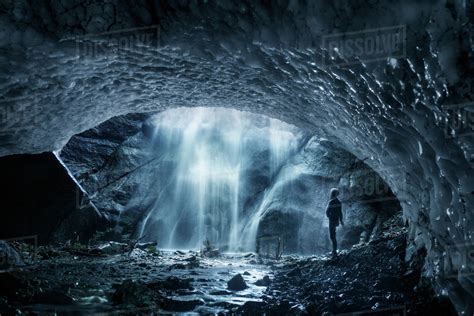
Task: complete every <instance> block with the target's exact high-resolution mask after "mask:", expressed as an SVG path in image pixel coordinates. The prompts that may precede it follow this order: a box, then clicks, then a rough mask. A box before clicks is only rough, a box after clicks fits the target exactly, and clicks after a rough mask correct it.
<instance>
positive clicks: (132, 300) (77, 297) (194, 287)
mask: <svg viewBox="0 0 474 316" xmlns="http://www.w3.org/2000/svg"><path fill="white" fill-rule="evenodd" d="M257 260H258V259H257V257H256V256H255V255H254V254H252V253H248V254H239V253H228V254H221V255H220V256H219V257H218V258H206V257H202V256H200V255H199V253H198V252H194V251H186V252H185V251H179V250H177V251H160V252H157V253H150V252H148V251H143V250H140V249H135V250H134V251H133V252H132V254H131V255H128V254H127V253H122V254H117V255H110V256H105V257H90V256H71V255H69V254H62V255H55V256H54V257H51V258H48V259H46V260H41V261H40V262H39V263H38V264H37V265H35V266H32V267H30V268H27V269H26V270H25V271H24V272H23V275H24V276H25V277H27V278H29V279H30V280H34V281H33V283H34V284H37V285H38V286H39V287H41V288H42V291H43V292H44V293H45V294H44V295H42V296H41V299H40V301H41V302H42V303H41V304H29V305H27V306H22V307H21V309H22V310H26V311H33V312H50V311H53V310H54V311H59V312H73V311H74V312H87V313H88V312H112V311H113V312H114V313H117V312H120V313H122V312H123V313H135V312H138V313H142V312H147V311H148V312H151V311H153V312H156V311H160V312H163V313H167V312H169V311H183V312H184V311H188V312H189V311H194V312H197V313H218V312H220V311H226V310H227V311H228V310H229V309H230V308H235V307H238V306H241V305H243V304H244V303H246V302H249V301H254V302H261V301H262V299H261V297H262V296H263V295H264V292H265V290H266V287H265V286H257V285H256V284H255V282H256V281H257V280H261V279H262V278H263V277H264V276H270V277H273V272H272V265H263V264H262V262H261V261H260V262H257ZM236 274H241V275H242V277H243V278H244V280H245V282H246V284H247V286H248V288H246V289H243V290H240V291H231V290H229V289H228V288H227V282H228V281H229V280H230V279H231V278H232V277H233V276H235V275H236ZM127 280H133V284H134V285H130V284H129V286H128V287H127V285H126V284H127V282H128V281H127ZM150 289H151V290H152V291H153V294H150ZM61 293H64V294H61ZM117 293H121V294H117ZM48 295H55V296H56V297H55V298H54V299H52V301H51V300H50V299H49V298H48ZM65 295H67V297H68V298H72V300H73V301H71V302H68V301H66V302H61V298H62V297H64V296H65ZM150 295H151V296H153V298H150ZM157 296H159V297H160V298H158V299H157ZM48 301H51V304H45V303H44V302H48ZM156 301H160V302H161V303H160V305H159V306H160V307H159V308H158V307H156V305H155V302H156ZM131 306H133V307H131Z"/></svg>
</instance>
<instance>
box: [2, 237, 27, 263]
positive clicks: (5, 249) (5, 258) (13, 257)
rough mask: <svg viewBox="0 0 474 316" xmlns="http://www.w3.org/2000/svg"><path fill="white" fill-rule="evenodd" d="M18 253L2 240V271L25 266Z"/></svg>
mask: <svg viewBox="0 0 474 316" xmlns="http://www.w3.org/2000/svg"><path fill="white" fill-rule="evenodd" d="M24 265H25V263H24V262H23V260H22V259H21V256H20V255H19V254H18V252H17V251H16V250H15V249H14V248H13V247H12V246H10V245H9V244H8V243H7V242H6V241H3V240H0V271H1V270H9V269H12V268H15V267H20V266H24Z"/></svg>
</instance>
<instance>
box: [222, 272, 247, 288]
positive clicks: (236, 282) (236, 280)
mask: <svg viewBox="0 0 474 316" xmlns="http://www.w3.org/2000/svg"><path fill="white" fill-rule="evenodd" d="M247 287H248V286H247V284H246V283H245V280H244V278H243V277H242V275H241V274H240V273H239V274H236V275H235V276H234V277H233V278H232V279H230V281H229V282H227V288H228V289H229V290H232V291H241V290H245V289H246V288H247Z"/></svg>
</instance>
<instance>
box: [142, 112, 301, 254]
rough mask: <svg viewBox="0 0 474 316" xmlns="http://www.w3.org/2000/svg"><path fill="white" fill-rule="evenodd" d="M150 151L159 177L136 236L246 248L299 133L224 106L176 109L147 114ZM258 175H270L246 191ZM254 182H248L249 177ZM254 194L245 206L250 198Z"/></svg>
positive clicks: (184, 245)
mask: <svg viewBox="0 0 474 316" xmlns="http://www.w3.org/2000/svg"><path fill="white" fill-rule="evenodd" d="M153 123H154V126H155V134H154V142H153V144H154V145H153V146H154V147H153V151H152V152H153V154H155V155H156V156H157V157H159V160H160V164H158V165H157V166H158V167H157V168H166V169H164V172H157V174H160V175H163V174H165V175H166V176H164V177H163V178H162V179H159V181H160V186H159V189H158V192H156V194H157V197H156V202H155V203H154V205H153V207H151V208H150V210H149V211H148V213H147V214H146V216H145V218H144V220H143V221H142V223H141V227H140V236H146V239H148V240H156V241H157V242H158V245H159V246H160V247H162V248H173V249H196V248H200V247H201V245H202V243H203V241H205V240H209V241H210V242H211V243H212V244H213V245H216V246H218V247H220V248H224V249H227V250H229V251H238V250H253V248H254V242H255V237H256V235H257V230H258V222H259V216H260V215H261V214H262V212H263V210H264V209H265V206H266V205H267V204H268V203H269V199H270V198H271V192H272V187H275V186H278V182H279V181H286V180H287V177H284V176H281V174H280V173H281V172H283V168H282V166H283V165H284V164H285V163H286V161H287V160H288V159H289V157H291V155H292V154H294V153H295V151H296V149H297V147H298V142H299V141H300V139H301V134H300V132H299V131H298V129H296V128H295V127H294V126H291V125H288V124H286V123H283V122H280V121H278V120H275V119H270V118H267V117H262V116H257V115H254V114H250V113H245V112H240V111H235V110H226V109H208V108H195V109H185V110H183V109H175V110H170V111H166V112H164V113H161V114H159V115H157V116H156V117H154V120H153ZM255 173H259V174H262V175H264V176H265V177H266V178H268V179H273V181H272V182H271V183H270V184H268V186H269V187H268V188H267V189H266V190H265V193H262V192H252V188H253V187H255V183H253V182H255V180H254V179H253V178H252V175H254V174H255ZM252 181H253V182H252ZM258 194H264V196H263V198H260V201H261V202H260V203H259V204H258V205H252V206H251V207H249V206H247V205H246V204H247V203H245V202H246V201H247V200H248V199H249V198H253V197H254V196H255V197H257V196H258Z"/></svg>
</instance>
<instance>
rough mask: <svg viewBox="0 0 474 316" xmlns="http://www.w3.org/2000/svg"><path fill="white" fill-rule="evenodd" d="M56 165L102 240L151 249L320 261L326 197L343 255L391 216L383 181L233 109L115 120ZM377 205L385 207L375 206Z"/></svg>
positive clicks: (301, 136)
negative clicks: (337, 199) (336, 204)
mask: <svg viewBox="0 0 474 316" xmlns="http://www.w3.org/2000/svg"><path fill="white" fill-rule="evenodd" d="M60 157H61V159H62V160H63V161H64V163H65V164H66V165H67V166H68V168H69V169H70V170H71V172H72V174H73V175H74V176H75V177H76V178H77V179H78V181H79V182H80V183H81V184H82V186H83V187H84V189H85V190H86V191H87V192H88V193H89V194H90V195H91V196H92V201H93V203H94V204H95V206H96V207H97V208H98V209H99V210H100V211H102V212H104V213H106V214H107V215H108V217H109V218H110V220H111V222H112V223H113V227H110V228H109V229H108V233H107V234H108V236H109V237H113V238H114V239H118V240H123V239H138V240H140V241H142V242H154V243H155V242H156V245H157V246H158V247H159V248H161V249H199V248H202V247H207V248H209V247H210V248H218V249H219V250H220V251H227V252H242V251H244V252H248V251H250V252H254V251H263V253H262V254H268V255H270V254H272V253H273V254H275V255H278V254H279V253H280V254H281V253H300V254H314V253H322V252H325V251H327V250H328V249H329V241H328V238H327V226H326V225H327V224H326V221H327V220H326V218H325V213H324V211H325V207H326V205H327V201H328V193H329V190H330V189H331V188H332V187H339V188H340V190H341V193H342V194H341V197H342V198H343V200H344V201H343V202H344V203H345V204H346V205H347V207H346V209H345V213H346V217H347V218H351V219H350V220H347V221H346V222H347V223H348V224H349V225H348V227H349V228H348V229H346V230H345V231H344V232H343V233H342V235H341V240H342V242H341V246H343V247H350V246H352V245H353V244H355V243H357V242H359V241H360V240H365V241H368V240H370V236H371V235H372V234H373V232H376V233H379V232H378V231H379V230H380V229H381V225H382V223H383V221H385V220H386V219H387V218H389V217H390V216H391V215H393V213H394V211H395V210H396V209H397V207H398V208H399V204H398V203H397V201H396V198H395V197H394V196H393V194H392V193H391V191H390V189H389V188H388V186H387V185H386V184H385V182H383V180H382V179H381V178H380V177H379V176H378V175H377V174H376V173H375V172H374V171H373V170H372V169H370V168H369V167H368V166H366V165H365V164H364V163H363V162H361V161H360V160H358V159H357V158H355V157H354V156H353V155H351V154H350V153H348V152H347V151H345V150H343V149H340V148H338V147H337V146H336V145H335V144H332V143H331V142H329V141H327V140H325V139H322V138H320V137H318V136H317V135H311V134H308V133H307V132H305V131H303V130H301V129H299V128H297V127H295V126H293V125H290V124H287V123H284V122H281V121H279V120H276V119H272V118H269V117H265V116H261V115H256V114H252V113H247V112H241V111H237V110H232V109H224V108H178V109H172V110H167V111H164V112H161V113H148V114H129V115H125V116H120V117H115V118H112V119H111V120H109V121H107V122H105V123H103V124H101V125H99V126H98V127H96V128H94V129H91V130H88V131H86V132H84V133H81V134H79V135H76V136H74V137H73V138H72V139H71V140H70V142H69V143H68V144H67V145H66V146H65V147H64V148H63V149H62V151H61V153H60ZM368 180H370V181H368ZM384 199H385V200H388V201H394V202H395V203H393V204H394V205H393V206H390V208H389V209H387V208H386V207H380V205H379V206H375V207H374V205H377V203H379V202H380V201H382V200H384ZM379 204H380V203H379Z"/></svg>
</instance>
